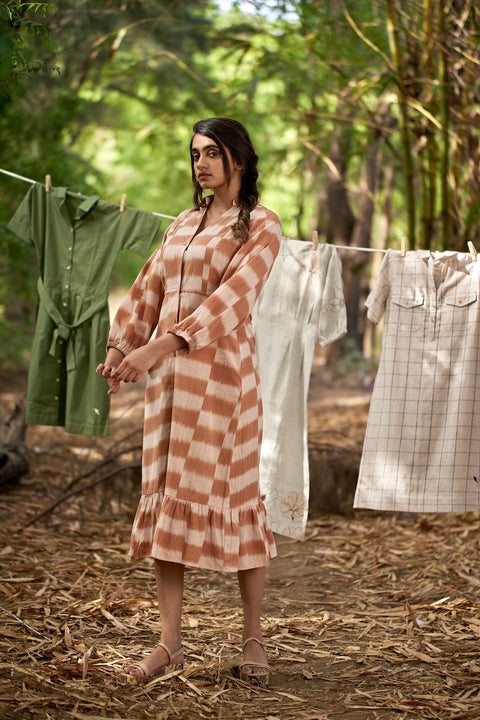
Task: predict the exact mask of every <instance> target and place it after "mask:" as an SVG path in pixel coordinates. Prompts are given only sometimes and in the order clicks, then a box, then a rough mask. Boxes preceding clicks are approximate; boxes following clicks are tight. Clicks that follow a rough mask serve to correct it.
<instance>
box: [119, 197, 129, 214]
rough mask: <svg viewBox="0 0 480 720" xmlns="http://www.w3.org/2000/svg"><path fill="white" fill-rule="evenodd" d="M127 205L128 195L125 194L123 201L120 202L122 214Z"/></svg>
mask: <svg viewBox="0 0 480 720" xmlns="http://www.w3.org/2000/svg"><path fill="white" fill-rule="evenodd" d="M126 204H127V194H126V193H123V195H122V199H121V200H120V212H123V211H124V210H125V206H126Z"/></svg>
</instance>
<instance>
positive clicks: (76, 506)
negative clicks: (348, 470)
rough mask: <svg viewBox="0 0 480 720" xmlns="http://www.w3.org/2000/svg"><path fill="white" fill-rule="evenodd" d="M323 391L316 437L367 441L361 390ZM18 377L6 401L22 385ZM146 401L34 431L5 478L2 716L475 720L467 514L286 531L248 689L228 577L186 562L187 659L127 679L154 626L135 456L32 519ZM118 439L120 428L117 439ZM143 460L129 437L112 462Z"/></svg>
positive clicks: (101, 455)
mask: <svg viewBox="0 0 480 720" xmlns="http://www.w3.org/2000/svg"><path fill="white" fill-rule="evenodd" d="M317 389H318V391H319V395H318V397H320V396H321V397H323V401H322V402H320V401H319V404H318V407H316V408H315V417H316V419H317V421H318V422H317V424H316V425H315V427H314V430H315V433H316V437H317V440H319V439H320V440H322V430H321V428H322V427H324V428H325V432H327V433H329V434H328V438H324V440H325V443H327V441H328V443H329V444H330V446H333V445H335V443H338V445H339V447H340V446H341V447H342V448H343V447H345V444H347V446H348V442H350V443H354V439H355V438H357V442H361V437H362V429H363V428H364V423H365V418H366V411H367V409H368V397H367V394H366V393H363V395H362V392H356V391H352V390H351V389H349V388H348V387H346V386H345V384H342V385H341V386H337V387H336V388H335V387H333V386H332V384H331V383H330V384H329V386H328V387H327V386H325V387H322V386H321V383H320V384H319V386H318V387H317ZM11 390H12V388H9V392H4V393H3V395H2V397H1V398H0V399H3V402H4V403H5V401H12V400H13V399H14V395H15V394H14V393H12V392H11ZM362 397H363V400H362ZM352 398H354V399H355V398H357V400H356V401H353V400H352ZM362 403H363V404H362ZM141 410H142V403H141V397H140V395H139V393H138V391H131V392H130V393H125V394H124V396H123V398H122V399H121V400H118V401H117V402H116V405H115V408H114V416H115V419H114V422H113V424H112V435H111V437H110V438H107V439H105V440H104V441H98V442H96V443H92V441H91V439H89V438H81V437H79V436H68V435H66V434H65V433H63V431H60V430H56V429H51V428H50V429H49V428H36V427H35V428H29V429H28V433H27V440H28V445H29V449H30V455H31V472H30V474H29V475H28V476H27V477H25V478H24V479H23V480H22V481H21V482H20V483H19V484H18V485H16V486H12V487H7V488H3V489H2V495H1V501H0V515H1V522H0V536H1V541H2V542H1V549H0V555H1V582H0V618H1V628H2V633H1V650H2V653H1V663H0V670H1V673H0V716H1V717H5V718H8V719H10V718H12V719H13V718H15V719H17V718H22V719H23V718H42V720H43V719H47V720H48V719H55V720H65V719H70V718H71V719H72V720H83V719H84V718H85V719H87V718H88V720H95V719H96V718H102V719H104V718H110V719H111V720H113V719H116V718H122V719H123V720H140V719H141V720H144V719H145V720H146V719H150V718H152V719H153V718H155V719H156V720H167V719H168V720H173V719H174V718H179V719H181V720H203V719H204V718H205V719H207V718H208V719H210V718H218V719H222V720H227V719H228V720H237V719H240V718H246V719H251V720H335V719H336V718H346V719H347V720H370V719H372V720H373V719H374V718H379V719H382V720H390V718H392V719H393V718H396V719H399V720H406V719H407V718H408V719H409V720H410V719H412V720H419V719H420V720H421V719H424V718H425V720H426V719H429V718H434V719H436V720H452V719H453V718H455V719H456V720H460V719H464V720H466V719H467V718H468V719H470V720H474V719H478V718H480V649H479V639H480V610H479V592H480V573H479V567H480V561H479V541H480V515H474V514H468V515H463V516H459V515H435V516H428V517H410V516H396V517H395V516H393V515H389V514H375V513H370V512H361V513H350V514H348V515H326V514H324V515H316V516H314V517H312V518H311V519H310V521H309V525H308V532H307V537H306V540H305V542H303V543H299V542H294V541H289V540H287V539H285V538H283V539H282V538H278V550H279V557H278V559H276V560H275V561H274V562H273V563H272V565H271V568H270V573H269V580H268V586H267V594H266V602H265V609H264V610H265V612H264V616H265V617H264V630H265V636H266V640H267V644H268V652H269V657H270V660H271V663H272V676H271V685H270V686H269V687H267V688H255V687H251V686H248V685H246V684H244V683H242V682H240V681H239V680H237V679H235V678H233V677H232V676H231V674H230V671H229V669H228V665H229V662H230V661H231V659H232V658H234V657H235V656H236V654H237V653H238V648H239V642H240V633H241V615H240V612H239V599H238V591H237V587H236V578H235V576H232V575H223V574H216V573H207V572H201V571H193V570H190V571H188V572H187V576H186V593H185V616H184V617H185V646H186V649H187V660H186V663H185V667H184V669H183V671H175V672H173V673H169V674H167V675H166V676H164V677H163V678H157V679H154V680H152V681H150V682H148V683H146V684H138V683H136V682H135V681H134V680H130V679H129V678H126V677H125V676H123V675H122V672H121V670H122V667H123V665H124V664H125V663H126V662H127V661H130V660H137V659H139V658H140V657H141V656H142V655H143V653H144V652H146V651H148V649H149V648H151V647H152V645H153V644H154V643H155V640H156V638H157V637H158V615H157V611H156V609H155V601H154V594H155V589H154V583H153V572H152V567H151V564H150V562H149V561H145V560H142V561H132V560H130V559H129V558H128V557H127V552H126V551H127V547H128V538H129V530H130V522H131V517H132V512H133V510H134V507H135V500H136V496H137V493H138V473H137V471H136V470H135V469H133V470H130V471H126V472H123V473H122V474H121V475H118V476H117V477H111V478H110V479H109V480H104V481H103V482H101V483H99V484H98V485H96V486H94V487H90V489H87V490H85V491H84V492H80V493H78V494H74V495H71V496H70V497H68V498H66V499H64V500H63V502H61V503H60V504H59V505H58V506H57V507H56V508H54V509H52V510H51V511H50V512H49V513H48V514H47V515H45V516H44V517H42V518H39V519H37V520H35V518H36V516H37V515H38V513H39V512H40V511H41V510H42V509H45V508H46V507H48V505H49V504H51V503H52V502H53V501H55V500H56V499H58V498H59V497H60V496H61V495H62V494H63V493H65V491H66V489H67V487H68V486H69V485H71V488H70V489H71V491H76V490H79V489H80V488H81V487H82V486H83V485H85V484H88V483H91V481H92V480H94V479H95V478H96V477H99V475H100V474H101V472H103V473H104V474H105V473H106V471H107V470H108V469H109V467H110V465H109V464H107V465H105V466H103V467H102V468H101V469H99V468H98V464H99V463H100V462H101V461H102V460H103V459H105V457H106V456H108V455H109V454H110V455H112V454H114V452H115V451H118V450H122V449H127V448H128V447H135V446H136V443H137V441H138V432H136V431H138V428H139V424H140V418H141ZM322 413H323V415H322ZM130 432H133V433H134V434H133V435H131V436H130V437H128V438H127V437H126V436H127V435H128V433H130ZM119 437H125V438H126V439H125V440H124V442H123V445H122V446H121V447H119V446H117V445H115V443H116V441H117V440H118V438H119ZM352 438H353V440H352ZM354 449H355V448H352V452H353V450H354ZM357 451H358V448H357ZM137 459H138V458H137V453H136V451H135V450H132V451H131V452H130V453H124V454H123V455H121V456H120V457H119V458H117V460H116V461H115V463H117V464H118V462H125V463H130V464H133V465H134V464H135V462H136V460H137ZM94 468H96V470H95V473H94V474H91V475H86V477H84V478H83V479H80V480H79V479H78V478H79V476H80V475H82V474H86V473H88V472H89V471H91V470H92V469H94ZM72 480H74V481H75V482H74V484H73V485H72ZM32 521H33V522H32ZM28 523H30V524H29V525H28V527H24V526H25V525H26V524H28ZM22 528H23V529H22Z"/></svg>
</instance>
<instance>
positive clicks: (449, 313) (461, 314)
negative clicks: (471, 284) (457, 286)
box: [443, 290, 478, 327]
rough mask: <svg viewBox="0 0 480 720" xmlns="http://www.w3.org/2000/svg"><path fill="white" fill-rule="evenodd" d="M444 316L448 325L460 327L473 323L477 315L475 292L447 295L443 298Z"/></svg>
mask: <svg viewBox="0 0 480 720" xmlns="http://www.w3.org/2000/svg"><path fill="white" fill-rule="evenodd" d="M443 302H444V315H445V321H446V322H447V324H448V325H451V326H453V327H455V326H456V327H460V326H462V325H466V324H467V323H469V322H470V321H472V322H473V321H474V320H475V318H476V316H477V313H478V302H477V292H476V290H470V291H466V292H458V291H457V292H451V293H447V294H446V295H445V298H444V301H443Z"/></svg>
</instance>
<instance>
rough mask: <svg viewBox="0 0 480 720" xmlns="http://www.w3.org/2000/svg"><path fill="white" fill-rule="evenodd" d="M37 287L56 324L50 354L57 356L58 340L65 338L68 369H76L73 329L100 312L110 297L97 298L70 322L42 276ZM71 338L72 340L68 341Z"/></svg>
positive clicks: (46, 308)
mask: <svg viewBox="0 0 480 720" xmlns="http://www.w3.org/2000/svg"><path fill="white" fill-rule="evenodd" d="M37 289H38V295H39V297H40V300H41V302H42V303H43V305H44V307H45V310H46V311H47V313H48V315H49V317H50V319H51V320H52V322H53V323H54V325H55V330H54V331H53V338H52V342H51V344H50V349H49V355H52V356H53V357H55V354H56V350H57V343H58V341H59V340H65V342H66V343H67V349H66V361H67V370H75V368H76V362H75V343H74V341H73V337H72V331H73V330H75V329H76V328H78V327H80V325H83V323H84V322H86V321H87V320H89V319H90V318H91V317H93V315H96V314H97V313H98V312H100V310H103V308H104V307H105V306H106V305H107V303H108V297H107V296H106V295H102V296H101V297H98V298H96V299H95V301H94V302H93V304H92V305H90V306H89V307H88V308H87V309H86V310H84V312H82V313H81V314H80V317H79V318H78V319H77V320H76V321H75V322H73V323H71V324H69V323H67V322H65V320H64V319H63V317H62V313H61V312H60V310H59V309H58V308H57V306H56V305H55V303H54V302H53V300H52V298H51V297H50V295H49V294H48V290H47V289H46V288H45V285H44V284H43V280H42V278H38V282H37ZM69 340H70V342H68V341H69Z"/></svg>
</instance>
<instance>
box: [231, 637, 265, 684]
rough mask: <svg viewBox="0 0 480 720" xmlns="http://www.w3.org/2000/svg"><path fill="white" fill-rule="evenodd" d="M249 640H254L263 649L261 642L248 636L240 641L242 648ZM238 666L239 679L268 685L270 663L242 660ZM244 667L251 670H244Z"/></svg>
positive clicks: (243, 648)
mask: <svg viewBox="0 0 480 720" xmlns="http://www.w3.org/2000/svg"><path fill="white" fill-rule="evenodd" d="M249 642H256V643H258V644H259V645H260V647H261V648H262V649H263V650H265V645H264V644H263V642H262V641H261V640H259V639H258V638H256V637H249V638H247V639H246V640H244V641H243V643H242V650H245V646H246V645H247V643H249ZM238 668H239V671H240V680H244V681H245V682H252V683H256V684H257V685H268V681H269V678H270V665H269V664H268V663H258V662H252V661H247V660H244V661H243V662H241V663H240V664H239V666H238ZM246 668H251V672H245V669H246ZM257 671H258V672H257Z"/></svg>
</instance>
